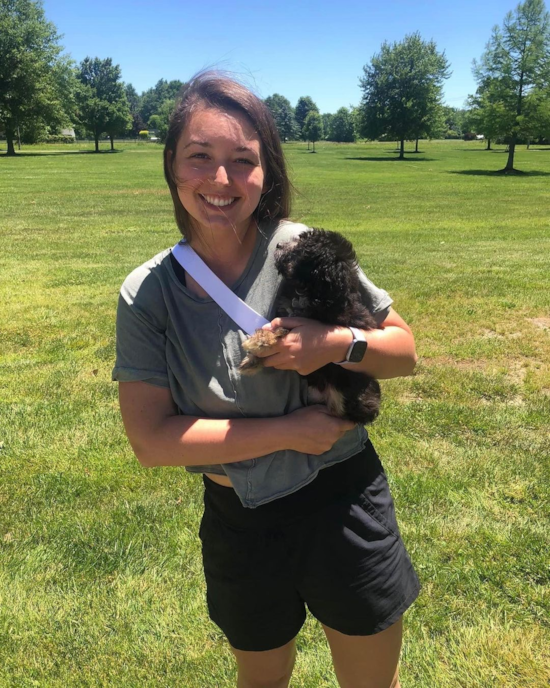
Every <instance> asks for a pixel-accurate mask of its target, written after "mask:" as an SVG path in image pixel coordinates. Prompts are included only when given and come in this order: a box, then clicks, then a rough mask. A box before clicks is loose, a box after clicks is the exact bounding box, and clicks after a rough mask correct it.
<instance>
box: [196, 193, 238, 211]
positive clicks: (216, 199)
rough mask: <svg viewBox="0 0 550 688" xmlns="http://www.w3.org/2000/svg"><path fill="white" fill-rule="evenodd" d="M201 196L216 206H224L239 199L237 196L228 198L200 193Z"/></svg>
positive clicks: (209, 203)
mask: <svg viewBox="0 0 550 688" xmlns="http://www.w3.org/2000/svg"><path fill="white" fill-rule="evenodd" d="M199 195H200V196H201V198H202V199H203V200H204V201H206V203H208V205H211V206H214V207H215V208H224V207H227V206H229V205H232V204H233V203H235V201H236V200H237V199H236V198H227V197H223V196H211V195H206V194H199Z"/></svg>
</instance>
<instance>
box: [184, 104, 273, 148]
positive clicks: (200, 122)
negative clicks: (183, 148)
mask: <svg viewBox="0 0 550 688" xmlns="http://www.w3.org/2000/svg"><path fill="white" fill-rule="evenodd" d="M197 137H198V139H197ZM181 138H182V139H185V140H186V141H188V140H191V139H197V140H202V139H204V140H205V141H206V140H211V139H220V138H231V139H234V140H235V141H241V142H246V143H247V145H250V147H251V148H257V149H258V150H259V148H260V147H261V139H260V136H259V134H258V132H257V131H256V130H255V129H254V127H253V125H252V123H251V122H250V120H249V119H248V117H247V116H246V115H245V114H244V113H243V112H240V111H239V110H221V109H218V108H211V107H210V108H206V107H203V108H201V109H199V110H196V111H195V112H193V113H192V115H191V117H190V118H189V121H188V122H187V126H186V127H185V129H184V130H183V132H182V135H181ZM251 144H252V145H251ZM253 144H256V145H255V146H254V145H253Z"/></svg>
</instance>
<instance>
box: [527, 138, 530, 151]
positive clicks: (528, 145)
mask: <svg viewBox="0 0 550 688" xmlns="http://www.w3.org/2000/svg"><path fill="white" fill-rule="evenodd" d="M530 146H531V140H529V141H527V150H529V147H530Z"/></svg>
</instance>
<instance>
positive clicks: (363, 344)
mask: <svg viewBox="0 0 550 688" xmlns="http://www.w3.org/2000/svg"><path fill="white" fill-rule="evenodd" d="M348 329H349V330H351V333H352V335H353V341H352V343H351V344H350V345H349V349H348V352H347V354H346V358H345V359H344V360H343V361H339V362H338V363H336V365H342V364H343V363H360V362H361V361H362V360H363V357H364V355H365V352H366V350H367V346H368V344H367V340H366V339H365V335H364V334H363V332H362V331H361V330H358V329H357V328H356V327H348Z"/></svg>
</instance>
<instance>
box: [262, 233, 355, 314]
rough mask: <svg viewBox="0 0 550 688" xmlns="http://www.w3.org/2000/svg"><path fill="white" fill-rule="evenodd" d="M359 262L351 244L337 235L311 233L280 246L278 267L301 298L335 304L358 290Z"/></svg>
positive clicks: (276, 261) (277, 259)
mask: <svg viewBox="0 0 550 688" xmlns="http://www.w3.org/2000/svg"><path fill="white" fill-rule="evenodd" d="M356 264H357V258H356V255H355V251H354V250H353V246H352V245H351V243H350V242H349V241H348V240H347V239H346V238H345V237H343V236H342V235H341V234H338V233H337V232H330V231H327V230H324V229H315V228H314V229H309V230H307V231H305V232H302V233H301V234H300V235H299V236H298V237H297V239H294V240H292V241H289V242H287V243H284V244H279V245H278V246H277V251H276V253H275V265H276V267H277V270H278V271H279V273H280V274H281V275H282V276H283V277H284V278H285V279H286V280H287V281H289V282H291V283H292V285H293V287H294V289H295V290H296V291H297V292H298V293H299V294H304V295H309V297H310V299H311V300H315V301H318V300H321V301H322V300H324V301H325V302H326V301H333V300H334V299H335V298H338V297H340V296H343V295H345V294H349V293H350V292H351V291H357V289H358V277H357V273H356Z"/></svg>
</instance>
